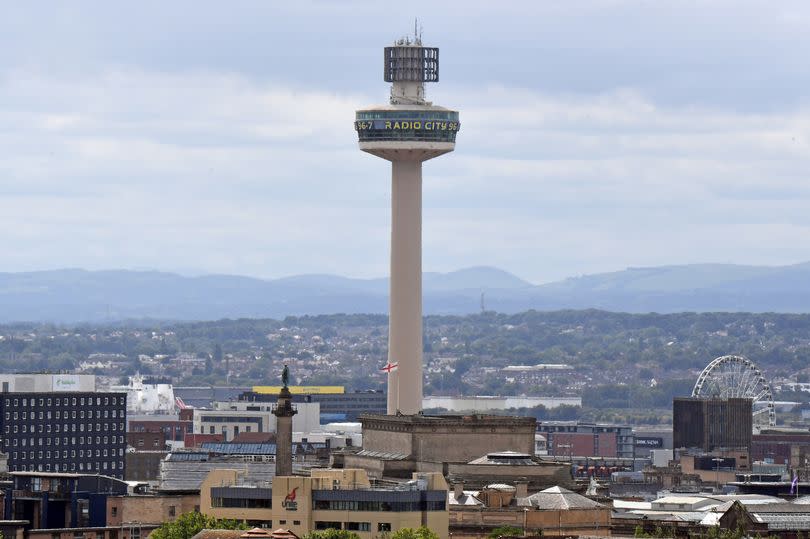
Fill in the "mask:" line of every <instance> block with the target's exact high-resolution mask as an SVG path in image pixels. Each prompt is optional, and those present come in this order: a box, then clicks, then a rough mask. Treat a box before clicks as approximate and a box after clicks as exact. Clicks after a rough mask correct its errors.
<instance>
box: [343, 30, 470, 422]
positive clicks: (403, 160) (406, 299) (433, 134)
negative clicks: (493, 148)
mask: <svg viewBox="0 0 810 539" xmlns="http://www.w3.org/2000/svg"><path fill="white" fill-rule="evenodd" d="M384 59H385V63H384V71H383V78H384V79H385V81H386V82H390V83H392V84H391V97H390V99H389V104H388V105H381V106H376V107H369V108H365V109H360V110H358V111H357V115H356V121H355V129H356V130H357V133H358V136H359V141H360V149H361V150H363V151H364V152H368V153H370V154H372V155H376V156H377V157H382V158H383V159H386V160H388V161H391V279H390V303H389V309H390V310H389V314H390V316H389V321H388V324H389V326H388V365H389V366H391V365H397V368H396V369H394V370H392V369H390V368H389V369H387V370H388V406H387V408H388V414H389V415H391V414H396V413H402V414H406V415H410V414H417V413H419V412H420V411H421V410H422V162H423V161H427V160H428V159H433V158H434V157H438V156H440V155H442V154H445V153H448V152H452V151H453V149H454V147H455V142H456V133H457V132H458V130H459V126H460V124H459V121H458V111H454V110H449V109H446V108H443V107H437V106H434V105H433V104H432V103H430V102H428V101H426V100H425V83H426V82H438V80H439V49H437V48H433V47H423V46H422V39H421V36H420V35H418V34H417V33H416V29H414V36H413V39H410V38H403V39H400V40H398V41H397V42H396V43H394V45H393V46H392V47H385V57H384Z"/></svg>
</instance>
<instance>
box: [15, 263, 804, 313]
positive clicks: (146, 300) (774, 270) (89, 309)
mask: <svg viewBox="0 0 810 539" xmlns="http://www.w3.org/2000/svg"><path fill="white" fill-rule="evenodd" d="M482 291H483V292H484V294H485V304H486V308H487V309H489V310H497V311H502V312H519V311H525V310H529V309H537V310H558V309H586V308H597V309H604V310H609V311H621V312H634V313H639V312H661V313H666V312H680V311H748V312H767V311H775V312H810V263H804V264H797V265H792V266H779V267H763V266H737V265H719V264H697V265H684V266H663V267H653V268H630V269H627V270H624V271H618V272H612V273H603V274H596V275H588V276H583V277H576V278H570V279H566V280H563V281H559V282H555V283H550V284H545V285H539V286H536V285H533V284H531V283H529V282H527V281H524V280H522V279H520V278H518V277H516V276H514V275H512V274H510V273H508V272H506V271H503V270H500V269H497V268H492V267H475V268H467V269H462V270H459V271H455V272H450V273H425V274H424V310H425V313H426V314H439V313H442V314H466V313H473V312H478V311H479V310H480V308H481V304H480V301H481V292H482ZM387 302H388V280H387V279H352V278H347V277H340V276H334V275H300V276H293V277H285V278H282V279H275V280H262V279H255V278H250V277H239V276H232V275H206V276H201V277H184V276H180V275H176V274H172V273H163V272H157V271H128V270H111V271H86V270H80V269H66V270H53V271H40V272H29V273H0V322H12V321H34V322H49V321H50V322H63V323H75V322H85V321H87V322H98V321H105V320H111V321H112V320H121V319H126V318H154V319H175V320H177V319H180V320H209V319H220V318H242V317H257V318H258V317H262V318H266V317H269V318H283V317H284V316H287V315H304V314H327V313H338V312H343V313H385V312H387V310H388V303H387Z"/></svg>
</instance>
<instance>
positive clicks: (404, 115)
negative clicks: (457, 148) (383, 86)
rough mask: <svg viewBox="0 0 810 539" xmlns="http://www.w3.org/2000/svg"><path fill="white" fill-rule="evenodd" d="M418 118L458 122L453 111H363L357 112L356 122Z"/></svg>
mask: <svg viewBox="0 0 810 539" xmlns="http://www.w3.org/2000/svg"><path fill="white" fill-rule="evenodd" d="M411 118H419V119H420V120H452V121H456V122H457V121H458V111H455V110H365V111H362V110H361V111H358V112H357V114H356V116H355V119H357V120H402V119H411Z"/></svg>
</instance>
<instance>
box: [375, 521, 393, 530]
mask: <svg viewBox="0 0 810 539" xmlns="http://www.w3.org/2000/svg"><path fill="white" fill-rule="evenodd" d="M377 531H378V532H390V531H391V523H390V522H378V523H377Z"/></svg>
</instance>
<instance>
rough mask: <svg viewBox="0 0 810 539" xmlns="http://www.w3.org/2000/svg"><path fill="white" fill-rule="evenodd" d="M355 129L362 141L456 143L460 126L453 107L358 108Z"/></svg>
mask: <svg viewBox="0 0 810 539" xmlns="http://www.w3.org/2000/svg"><path fill="white" fill-rule="evenodd" d="M354 128H355V130H356V131H357V134H358V137H359V139H360V142H375V141H412V142H455V141H456V133H458V131H459V129H460V128H461V123H460V122H459V121H458V112H457V111H452V110H370V111H359V112H357V115H356V117H355V122H354Z"/></svg>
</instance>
